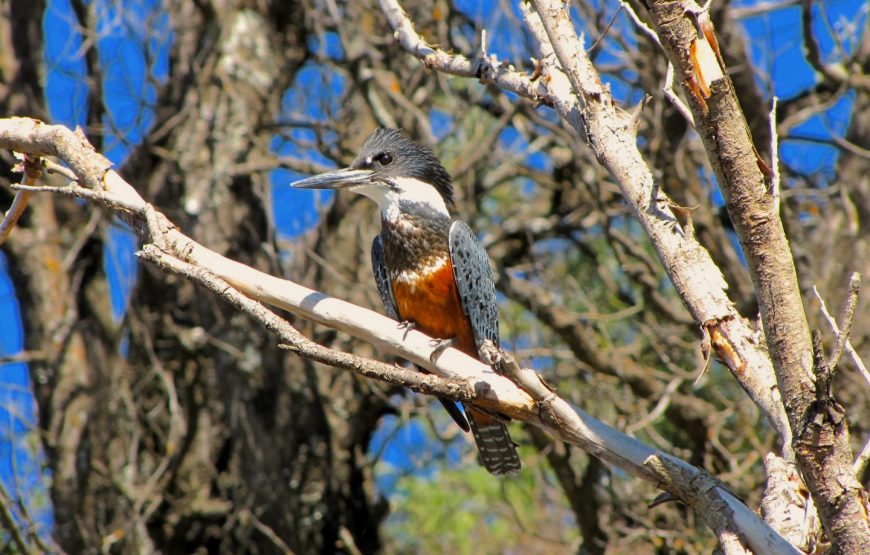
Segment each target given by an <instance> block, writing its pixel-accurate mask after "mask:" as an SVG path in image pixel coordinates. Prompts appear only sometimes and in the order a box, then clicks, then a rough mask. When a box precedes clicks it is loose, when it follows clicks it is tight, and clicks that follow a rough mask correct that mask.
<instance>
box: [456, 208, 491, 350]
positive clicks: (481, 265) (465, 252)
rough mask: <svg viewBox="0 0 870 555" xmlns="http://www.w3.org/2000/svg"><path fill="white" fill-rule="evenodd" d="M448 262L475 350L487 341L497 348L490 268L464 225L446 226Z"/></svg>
mask: <svg viewBox="0 0 870 555" xmlns="http://www.w3.org/2000/svg"><path fill="white" fill-rule="evenodd" d="M450 261H451V262H452V263H453V276H454V278H455V279H456V289H457V291H458V292H459V300H460V302H461V303H462V310H463V311H464V312H465V314H467V315H468V319H469V321H470V322H471V329H472V331H473V332H474V341H475V342H476V343H477V348H478V350H479V349H480V347H481V346H483V342H484V341H486V340H487V339H489V340H491V341H492V342H493V343H495V344H496V346H498V301H497V300H496V298H495V284H494V283H493V279H492V268H490V266H489V258H488V257H487V256H486V251H485V250H484V248H483V245H481V244H480V242H479V241H478V240H477V237H475V236H474V233H473V232H472V231H471V228H470V227H468V225H467V224H466V223H465V222H460V221H456V222H453V224H451V226H450Z"/></svg>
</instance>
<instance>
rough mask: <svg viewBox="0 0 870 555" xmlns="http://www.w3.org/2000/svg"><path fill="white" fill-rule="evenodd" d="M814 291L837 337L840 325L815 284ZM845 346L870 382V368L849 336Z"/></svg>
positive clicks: (853, 361)
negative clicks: (853, 345) (869, 368)
mask: <svg viewBox="0 0 870 555" xmlns="http://www.w3.org/2000/svg"><path fill="white" fill-rule="evenodd" d="M850 283H851V280H850ZM813 293H815V295H816V299H818V300H819V308H820V309H821V311H822V315H823V316H824V317H825V319H826V320H827V321H828V324H830V326H831V329H832V330H833V332H834V333H836V334H837V337H839V336H840V327H839V326H838V325H837V321H836V320H834V317H833V316H831V313H830V312H828V305H826V304H825V299H823V298H822V295H821V293H819V290H818V288H817V287H816V286H815V285H814V286H813ZM844 348H845V350H846V352H847V353H849V356H850V357H852V363H853V364H854V365H855V367H856V368H857V369H858V371H859V372H860V373H861V375H862V376H864V379H865V380H866V381H867V383H868V384H870V370H868V369H867V366H866V365H865V364H864V361H863V360H861V357H860V356H858V353H857V352H856V351H855V349H854V347H852V343H851V342H850V341H849V339H848V338H846V343H845V344H844Z"/></svg>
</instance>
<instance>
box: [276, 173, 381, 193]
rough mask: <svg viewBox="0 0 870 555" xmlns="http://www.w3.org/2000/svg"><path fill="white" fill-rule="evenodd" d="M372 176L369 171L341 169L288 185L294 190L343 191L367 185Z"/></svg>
mask: <svg viewBox="0 0 870 555" xmlns="http://www.w3.org/2000/svg"><path fill="white" fill-rule="evenodd" d="M373 174H374V172H373V171H371V170H354V169H351V168H342V169H340V170H335V171H331V172H326V173H322V174H320V175H315V176H312V177H309V178H308V179H302V180H300V181H294V182H293V183H291V184H290V186H291V187H293V188H295V189H345V188H347V187H353V186H354V185H361V184H363V183H368V182H370V180H371V177H372V175H373Z"/></svg>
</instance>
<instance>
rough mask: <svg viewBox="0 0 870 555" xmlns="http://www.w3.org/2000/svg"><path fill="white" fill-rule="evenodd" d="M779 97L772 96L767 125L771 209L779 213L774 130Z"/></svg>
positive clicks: (777, 139)
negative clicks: (768, 130) (771, 173)
mask: <svg viewBox="0 0 870 555" xmlns="http://www.w3.org/2000/svg"><path fill="white" fill-rule="evenodd" d="M777 102H779V98H778V97H776V96H774V97H773V104H772V105H771V107H770V116H769V118H768V125H769V126H770V169H771V171H772V172H773V176H772V177H771V179H770V194H771V196H772V197H773V211H774V213H776V214H779V200H780V199H779V180H780V177H779V134H778V133H777V132H776V104H777Z"/></svg>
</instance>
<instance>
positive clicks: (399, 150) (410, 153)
mask: <svg viewBox="0 0 870 555" xmlns="http://www.w3.org/2000/svg"><path fill="white" fill-rule="evenodd" d="M292 186H293V187H295V188H298V189H349V190H351V191H353V192H355V193H359V194H361V195H365V196H367V197H369V198H371V199H372V200H374V201H375V202H377V203H378V206H379V207H380V209H381V212H382V213H383V214H384V217H389V216H390V215H394V214H398V213H400V212H401V211H402V210H407V209H412V208H417V209H420V208H422V209H428V210H434V211H436V212H438V213H443V214H445V215H449V213H448V209H449V208H450V207H452V206H453V185H452V184H451V182H450V174H448V173H447V170H445V169H444V166H442V165H441V162H439V161H438V158H436V157H435V155H434V154H433V153H432V151H431V150H429V149H428V148H426V147H424V146H422V145H419V144H417V143H415V142H414V141H412V140H411V139H409V138H408V137H407V136H406V135H405V134H404V133H403V132H401V131H399V130H398V129H383V128H381V129H376V130H375V131H374V132H373V133H372V134H371V135H369V137H368V139H366V142H365V144H364V145H363V147H362V151H360V153H359V155H358V156H357V157H356V159H355V160H354V161H353V163H352V164H351V165H350V166H348V167H347V168H342V169H340V170H335V171H330V172H326V173H322V174H320V175H315V176H313V177H309V178H308V179H303V180H301V181H296V182H295V183H293V185H292Z"/></svg>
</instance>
